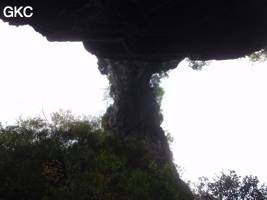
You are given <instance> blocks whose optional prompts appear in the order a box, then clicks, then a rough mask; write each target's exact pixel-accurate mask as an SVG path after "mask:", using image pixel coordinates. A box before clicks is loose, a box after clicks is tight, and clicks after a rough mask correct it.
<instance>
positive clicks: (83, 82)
mask: <svg viewBox="0 0 267 200" xmlns="http://www.w3.org/2000/svg"><path fill="white" fill-rule="evenodd" d="M0 44H1V46H0V92H1V93H0V94H1V98H0V122H2V124H3V125H6V124H7V125H11V124H13V123H14V122H15V119H17V118H18V117H19V116H20V115H21V114H22V115H23V116H24V117H27V116H36V115H39V114H40V115H41V111H42V110H43V111H44V112H45V114H46V115H49V113H51V112H53V111H57V110H58V109H59V108H62V109H71V110H72V111H73V112H74V113H75V114H77V115H80V114H85V115H94V116H99V115H101V114H103V113H104V112H105V109H106V106H107V102H105V101H103V93H104V89H105V88H106V87H107V85H108V83H107V80H106V78H105V77H104V76H102V75H101V74H100V72H99V71H98V69H97V64H96V62H97V60H96V58H95V57H94V56H92V55H91V54H90V53H88V52H87V51H86V50H85V49H84V48H83V45H82V43H76V42H75V43H74V42H72V43H69V42H62V43H58V42H48V41H47V40H46V38H45V37H43V36H41V35H40V34H38V33H36V32H35V31H34V30H33V29H32V28H31V27H28V26H23V27H19V28H17V27H14V26H9V25H8V24H6V23H3V22H2V21H1V20H0ZM264 65H266V64H257V65H252V64H251V63H249V62H248V61H246V60H245V59H243V60H228V61H213V62H212V64H211V65H210V66H207V67H205V68H204V69H203V70H202V71H194V70H192V69H191V68H189V67H188V66H187V63H186V62H185V61H184V62H182V63H180V65H179V66H178V67H177V68H176V69H175V70H173V71H171V73H170V77H169V78H167V79H164V80H163V84H162V86H163V87H164V89H165V91H166V94H165V96H164V100H163V103H162V109H163V111H164V119H165V120H164V122H163V124H162V126H163V127H164V128H165V129H166V130H168V131H170V132H171V134H172V136H173V137H174V138H175V141H174V143H173V144H172V150H173V153H174V158H175V162H176V163H177V164H179V165H181V166H182V167H184V168H185V169H186V171H185V173H184V175H183V178H184V179H186V180H192V181H196V180H197V178H198V177H200V176H206V177H209V178H212V177H214V174H215V173H219V172H220V171H222V170H225V171H226V172H227V170H228V169H233V170H235V171H236V172H237V174H239V175H241V176H244V175H253V176H258V178H259V180H261V181H262V182H265V183H267V173H266V169H267V161H266V150H267V145H266V133H267V126H266V124H267V123H266V122H267V103H266V102H267V93H266V86H267V78H266V75H267V66H264Z"/></svg>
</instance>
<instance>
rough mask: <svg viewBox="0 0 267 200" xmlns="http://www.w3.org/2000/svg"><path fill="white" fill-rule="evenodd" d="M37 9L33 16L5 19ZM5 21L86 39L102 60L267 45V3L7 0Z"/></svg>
mask: <svg viewBox="0 0 267 200" xmlns="http://www.w3.org/2000/svg"><path fill="white" fill-rule="evenodd" d="M5 6H11V7H14V6H17V7H18V6H24V7H25V6H31V7H32V8H33V10H32V12H33V15H32V17H29V18H27V17H9V18H7V17H5V16H4V13H3V12H2V10H3V9H4V7H5ZM0 9H1V13H0V19H2V20H3V21H6V22H9V23H10V24H11V25H17V26H19V25H26V24H29V25H30V26H32V27H33V28H34V29H35V30H36V31H37V32H39V33H41V34H42V35H44V36H45V37H46V38H47V39H48V40H49V41H82V42H83V43H84V47H85V49H86V50H87V51H89V52H90V53H92V54H94V55H96V56H97V57H101V58H110V59H120V60H143V61H165V60H175V59H182V58H184V57H189V58H190V59H193V60H210V59H217V60H222V59H234V58H238V57H242V56H245V55H248V54H250V53H252V52H255V51H258V50H260V49H262V48H264V47H265V46H266V44H267V1H266V0H257V1H255V0H235V1H230V0H228V1H227V0H212V1H211V0H206V1H197V0H129V1H124V0H91V1H88V0H65V1H63V0H44V1H34V0H23V1H21V0H1V2H0Z"/></svg>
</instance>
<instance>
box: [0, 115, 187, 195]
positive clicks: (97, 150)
mask: <svg viewBox="0 0 267 200" xmlns="http://www.w3.org/2000/svg"><path fill="white" fill-rule="evenodd" d="M169 167H170V166H164V165H160V164H159V163H157V162H156V161H155V160H154V158H153V155H152V154H151V153H149V151H148V150H147V144H146V141H125V139H124V138H123V137H114V136H110V135H109V134H108V133H106V132H105V131H104V130H103V129H102V128H101V126H100V121H99V120H97V119H92V118H90V117H75V116H74V115H73V114H71V113H70V112H69V111H67V112H63V111H60V112H58V113H54V114H53V116H52V121H51V122H47V121H46V120H43V119H41V118H38V117H37V118H29V119H27V120H23V119H20V120H18V122H17V125H16V126H7V127H2V126H0V185H1V187H0V197H1V198H3V199H8V200H11V199H25V200H26V199H27V200H31V199H34V200H38V199H42V200H48V199H59V200H61V199H62V200H63V199H64V200H66V199H78V200H82V199H92V200H93V199H98V200H99V199H103V200H109V199H110V200H113V199H114V200H115V199H116V200H117V199H125V200H137V199H138V200H140V199H145V200H149V199H153V200H155V199H168V200H171V199H182V198H180V197H179V191H177V189H176V187H175V185H174V181H173V179H172V176H171V174H170V170H169Z"/></svg>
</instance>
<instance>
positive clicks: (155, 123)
mask: <svg viewBox="0 0 267 200" xmlns="http://www.w3.org/2000/svg"><path fill="white" fill-rule="evenodd" d="M179 62H180V61H172V62H164V63H155V62H139V61H118V60H110V59H99V70H100V71H101V72H102V73H103V74H109V76H110V81H111V91H110V92H111V95H112V97H113V99H114V104H113V105H111V106H110V107H109V108H108V109H107V112H106V114H105V116H104V121H105V123H106V124H105V128H106V130H108V131H109V132H111V133H112V134H115V135H123V136H126V138H127V139H129V140H142V139H144V140H146V141H147V142H148V148H149V150H150V151H151V152H152V153H153V154H154V155H155V156H156V158H157V160H158V161H159V162H160V163H162V164H173V162H172V153H171V151H170V148H169V145H168V142H167V138H166V136H165V134H164V131H163V130H162V128H161V127H160V124H161V122H162V118H161V117H160V115H159V106H158V104H157V102H156V98H155V96H154V94H153V92H152V88H151V87H150V79H151V76H152V75H153V74H155V73H159V72H161V71H163V70H168V69H173V68H175V67H176V66H177V65H178V63H179ZM172 171H173V175H174V178H175V180H176V183H177V185H178V187H179V188H183V191H184V192H185V193H187V195H186V196H188V199H193V197H192V194H191V192H190V190H189V188H188V187H187V186H186V185H185V183H184V182H183V181H182V180H180V178H179V175H178V173H177V171H176V169H175V167H174V165H173V170H172Z"/></svg>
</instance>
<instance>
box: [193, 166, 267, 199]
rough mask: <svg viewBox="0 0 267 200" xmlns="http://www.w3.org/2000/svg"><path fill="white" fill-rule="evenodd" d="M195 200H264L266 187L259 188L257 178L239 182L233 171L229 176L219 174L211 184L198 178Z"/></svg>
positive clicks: (266, 193) (249, 177)
mask: <svg viewBox="0 0 267 200" xmlns="http://www.w3.org/2000/svg"><path fill="white" fill-rule="evenodd" d="M193 191H194V193H195V197H196V198H195V199H196V200H266V199H267V187H266V186H265V185H264V184H262V185H261V186H259V180H258V178H257V177H253V176H251V175H250V176H245V177H244V178H243V179H242V180H241V176H238V175H237V174H236V172H235V171H233V170H231V171H229V174H226V173H224V172H221V175H220V176H219V175H217V178H216V179H214V181H213V182H210V181H209V179H208V178H206V177H201V178H199V183H197V184H195V185H194V190H193Z"/></svg>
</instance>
